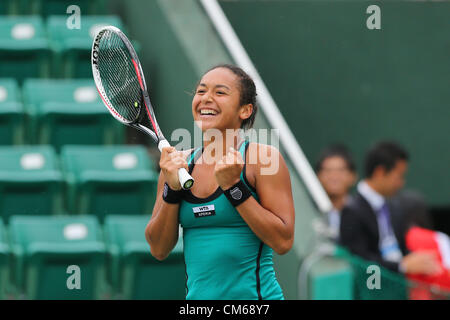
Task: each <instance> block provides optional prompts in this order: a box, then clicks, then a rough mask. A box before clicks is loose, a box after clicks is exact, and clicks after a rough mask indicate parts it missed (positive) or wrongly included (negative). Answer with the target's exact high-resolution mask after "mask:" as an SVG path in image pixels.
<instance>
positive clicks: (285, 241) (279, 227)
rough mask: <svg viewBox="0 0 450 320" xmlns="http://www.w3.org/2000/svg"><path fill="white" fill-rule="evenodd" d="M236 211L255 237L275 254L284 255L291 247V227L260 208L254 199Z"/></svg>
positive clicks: (292, 237)
mask: <svg viewBox="0 0 450 320" xmlns="http://www.w3.org/2000/svg"><path fill="white" fill-rule="evenodd" d="M236 209H237V211H238V212H239V214H240V215H241V217H242V219H244V221H245V222H246V223H247V224H248V226H249V227H250V229H252V231H253V232H254V233H255V235H256V236H257V237H258V238H259V239H261V241H263V242H264V243H265V244H267V245H268V246H269V247H271V248H272V249H273V250H274V251H275V252H276V253H278V254H284V253H286V252H287V251H289V249H290V248H291V247H292V243H293V240H294V236H293V235H294V232H293V230H291V229H292V228H291V226H289V225H288V224H286V223H285V222H284V221H283V220H282V219H281V218H280V217H278V216H277V215H275V214H274V213H272V212H271V211H269V210H267V209H265V208H264V207H262V206H261V205H260V204H259V203H258V202H257V201H256V199H255V198H253V197H250V198H249V199H248V200H247V201H245V202H243V203H242V204H240V205H239V206H237V207H236Z"/></svg>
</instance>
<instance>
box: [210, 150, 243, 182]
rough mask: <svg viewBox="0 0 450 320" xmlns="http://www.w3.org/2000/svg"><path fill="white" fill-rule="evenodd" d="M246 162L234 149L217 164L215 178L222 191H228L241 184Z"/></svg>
mask: <svg viewBox="0 0 450 320" xmlns="http://www.w3.org/2000/svg"><path fill="white" fill-rule="evenodd" d="M243 168H244V160H243V159H242V156H241V154H240V153H239V152H238V151H236V150H235V149H234V148H230V150H229V151H228V153H227V154H226V155H224V156H223V158H222V159H221V160H219V161H218V162H217V163H216V166H215V168H214V176H215V177H216V181H217V184H218V185H219V186H220V188H222V190H227V189H229V188H231V187H232V186H233V185H235V184H236V183H238V182H239V179H240V175H241V172H242V169H243Z"/></svg>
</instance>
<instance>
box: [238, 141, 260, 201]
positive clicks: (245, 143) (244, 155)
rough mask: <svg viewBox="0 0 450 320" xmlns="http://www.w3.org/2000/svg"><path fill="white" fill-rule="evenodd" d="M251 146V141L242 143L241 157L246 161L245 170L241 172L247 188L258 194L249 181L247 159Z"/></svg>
mask: <svg viewBox="0 0 450 320" xmlns="http://www.w3.org/2000/svg"><path fill="white" fill-rule="evenodd" d="M249 145H250V141H248V140H245V141H244V142H243V143H242V145H241V147H240V148H239V152H240V153H241V155H242V159H244V168H243V169H242V172H241V180H242V181H244V183H245V184H246V185H247V187H248V188H250V190H251V191H252V192H253V193H254V194H256V189H255V188H253V187H252V185H251V184H250V183H249V182H248V180H247V172H246V169H247V159H246V158H247V149H248V147H249Z"/></svg>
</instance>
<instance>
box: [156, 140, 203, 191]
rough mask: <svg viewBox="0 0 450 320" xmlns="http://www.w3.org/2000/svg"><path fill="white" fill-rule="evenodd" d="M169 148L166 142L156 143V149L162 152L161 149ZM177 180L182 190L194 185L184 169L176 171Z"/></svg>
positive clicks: (192, 179)
mask: <svg viewBox="0 0 450 320" xmlns="http://www.w3.org/2000/svg"><path fill="white" fill-rule="evenodd" d="M167 147H170V144H169V142H167V140H161V141H160V142H159V143H158V149H159V151H161V152H162V149H163V148H167ZM178 180H179V181H180V185H181V188H183V189H184V190H188V189H190V188H191V187H192V186H193V185H194V178H192V177H191V175H190V174H189V173H188V172H187V171H186V169H185V168H180V169H178Z"/></svg>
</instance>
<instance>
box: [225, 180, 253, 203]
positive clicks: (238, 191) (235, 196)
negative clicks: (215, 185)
mask: <svg viewBox="0 0 450 320" xmlns="http://www.w3.org/2000/svg"><path fill="white" fill-rule="evenodd" d="M223 193H224V194H225V196H226V197H227V199H228V201H230V203H231V204H232V205H233V207H237V206H238V205H240V204H241V203H242V202H244V201H245V200H247V199H248V198H250V197H251V196H252V193H251V191H250V189H249V188H248V187H247V186H246V185H245V183H244V182H243V181H242V180H239V182H238V183H236V184H235V185H234V186H232V187H231V188H230V189H227V190H224V191H223Z"/></svg>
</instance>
